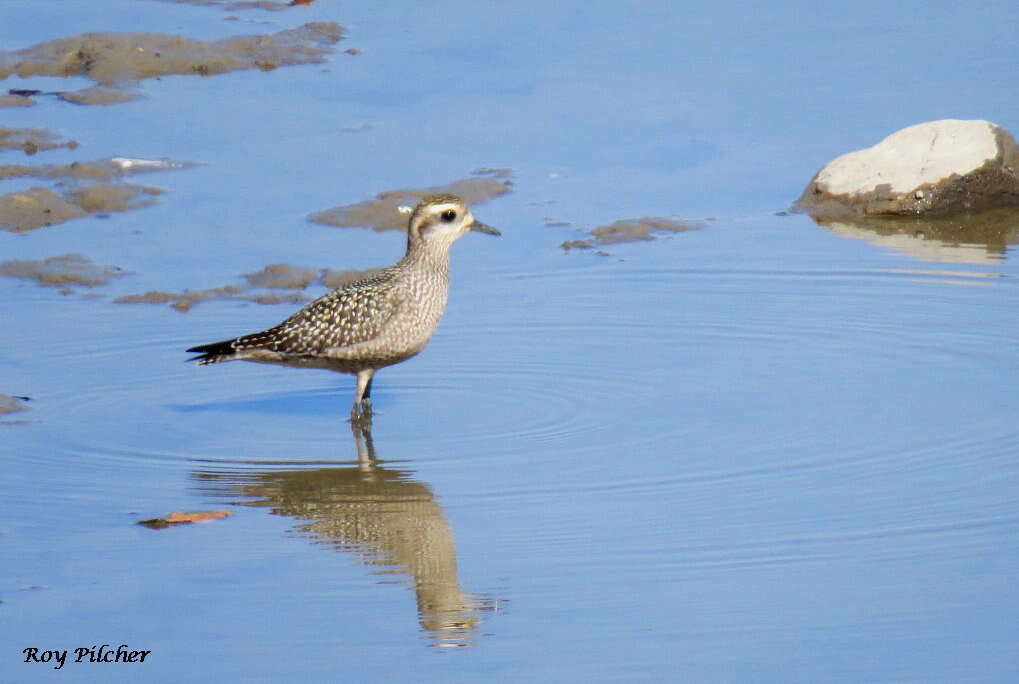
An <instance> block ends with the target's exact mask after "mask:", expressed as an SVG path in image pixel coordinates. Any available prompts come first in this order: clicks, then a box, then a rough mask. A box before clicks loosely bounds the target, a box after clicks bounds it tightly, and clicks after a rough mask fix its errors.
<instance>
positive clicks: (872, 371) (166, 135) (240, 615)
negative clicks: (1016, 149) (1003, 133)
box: [0, 0, 1019, 682]
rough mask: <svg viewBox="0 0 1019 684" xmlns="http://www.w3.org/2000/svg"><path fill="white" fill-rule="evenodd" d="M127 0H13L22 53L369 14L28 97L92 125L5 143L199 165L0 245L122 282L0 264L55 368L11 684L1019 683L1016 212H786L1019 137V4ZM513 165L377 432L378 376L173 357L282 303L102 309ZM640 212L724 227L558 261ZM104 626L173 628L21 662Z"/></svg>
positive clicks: (240, 268) (26, 364)
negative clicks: (346, 683) (86, 659)
mask: <svg viewBox="0 0 1019 684" xmlns="http://www.w3.org/2000/svg"><path fill="white" fill-rule="evenodd" d="M102 5H103V7H102V9H101V11H100V10H99V8H96V9H94V10H85V9H82V8H76V7H69V6H66V5H65V4H59V7H58V5H56V4H47V5H46V6H45V7H41V6H39V5H38V3H34V2H29V1H28V0H15V1H14V2H8V3H7V4H6V5H5V7H4V8H3V10H2V13H3V14H4V15H5V17H4V18H5V20H4V21H0V47H2V48H3V49H20V48H23V47H28V46H30V45H33V44H35V43H40V42H45V41H49V40H53V39H56V38H62V37H66V36H69V35H74V34H77V33H82V32H85V31H142V30H143V31H151V32H159V33H179V34H181V35H185V36H188V37H191V38H197V39H202V40H210V41H211V40H219V39H221V38H223V37H226V36H229V35H241V34H253V33H272V32H276V31H279V30H283V29H287V28H293V27H295V26H298V25H300V24H302V23H305V22H310V21H336V22H338V23H340V24H343V25H344V26H346V27H347V32H346V36H347V37H346V38H345V39H344V40H343V41H341V42H340V43H339V45H338V46H337V53H336V54H334V55H333V56H331V57H330V58H329V60H328V61H327V62H326V63H325V64H323V65H304V66H291V67H281V68H279V69H276V70H274V71H268V72H262V71H257V70H254V71H241V72H235V73H231V74H224V75H221V76H214V77H212V76H210V77H206V78H202V77H198V76H195V77H188V76H170V77H165V78H162V79H158V80H157V79H150V80H147V81H145V82H144V83H143V85H142V86H141V87H140V88H139V90H140V92H141V93H143V94H144V95H145V98H143V99H140V100H135V101H132V102H128V103H124V104H119V105H113V106H109V107H102V106H92V107H88V106H75V105H71V104H69V103H66V102H62V101H58V100H56V99H54V98H47V97H44V96H39V97H37V98H36V99H37V100H38V104H36V105H35V106H34V107H27V108H20V107H19V108H8V109H2V110H0V123H2V125H6V126H10V127H39V128H48V129H52V130H54V131H56V132H57V133H59V134H60V135H62V136H64V137H66V138H69V139H74V140H77V141H78V142H79V143H80V147H78V148H77V149H74V150H67V149H56V150H49V151H40V152H39V153H38V154H37V155H35V156H33V157H25V156H24V155H22V154H21V153H20V152H17V151H2V152H0V163H5V164H8V163H9V164H15V163H17V164H23V163H31V164H65V163H70V162H73V161H76V160H93V159H104V158H111V157H126V158H138V159H157V158H161V157H167V158H171V159H174V160H180V161H193V162H199V163H200V165H199V166H196V167H193V168H187V169H181V170H174V171H172V172H170V171H167V172H154V173H148V174H145V176H144V180H143V181H141V182H143V183H144V184H146V185H153V186H157V187H160V188H162V189H163V190H165V191H166V192H165V193H164V194H163V195H161V196H159V197H158V198H157V200H156V204H155V205H154V206H152V207H148V208H144V209H137V210H131V211H125V212H119V213H115V214H111V215H109V216H108V217H107V218H97V217H85V218H81V219H76V220H72V221H68V222H66V223H63V224H61V225H59V226H52V227H48V228H40V229H37V230H34V231H32V232H31V233H29V234H24V235H17V234H13V233H0V261H5V260H9V259H20V260H42V259H47V258H50V257H53V256H57V255H62V254H68V253H80V254H83V255H85V256H86V257H87V258H89V259H91V261H92V262H94V263H95V264H99V265H101V266H107V265H113V266H117V267H119V268H121V269H124V270H125V271H127V272H129V274H128V275H126V276H124V277H117V278H115V279H113V280H111V281H110V282H109V283H108V284H106V285H102V286H99V287H95V288H87V287H80V286H76V287H73V288H72V289H73V291H72V292H71V293H69V294H61V293H60V291H59V288H55V287H42V286H40V285H39V284H38V283H37V282H35V281H28V280H20V279H14V278H8V277H0V294H2V295H3V296H4V299H5V301H6V302H7V306H6V307H5V312H6V313H5V314H4V320H5V321H7V322H8V325H7V327H6V330H7V331H8V334H7V341H6V342H7V343H6V344H5V345H3V348H2V351H0V392H2V393H5V394H10V395H18V396H30V397H31V398H32V400H31V401H29V402H24V406H25V407H27V408H28V410H26V411H19V412H16V413H4V414H2V415H0V432H2V433H3V434H2V437H3V444H4V445H5V448H4V449H3V451H4V455H5V457H6V459H5V463H6V469H5V478H6V482H7V497H6V503H5V506H4V508H3V511H4V515H3V521H2V523H0V534H2V541H3V544H4V547H5V550H6V553H5V564H4V565H5V568H6V569H7V571H6V572H5V573H3V575H2V578H0V600H2V601H3V603H2V604H0V610H2V611H3V612H4V613H5V614H6V615H7V617H8V619H7V620H5V621H4V622H5V623H6V624H7V625H9V628H8V629H7V630H5V632H6V633H5V637H4V639H3V643H4V648H3V655H2V656H0V679H2V680H4V681H49V680H50V679H53V680H56V679H57V678H59V679H61V680H62V681H94V680H96V679H97V678H101V679H104V680H109V681H139V680H141V681H150V680H151V681H280V680H284V679H294V680H304V681H335V680H337V679H341V680H347V679H351V680H358V681H417V680H425V681H431V680H443V681H478V680H480V679H482V678H488V679H494V680H507V681H517V680H525V679H526V680H528V681H531V680H548V681H647V680H659V679H665V680H683V681H733V682H743V681H762V682H789V681H802V682H871V681H872V682H889V681H896V682H900V681H901V682H906V681H916V682H963V681H973V682H1010V681H1013V679H1014V672H1015V663H1016V662H1017V659H1019V653H1017V649H1016V646H1015V644H1016V643H1017V631H1019V630H1017V628H1016V625H1017V624H1019V619H1017V618H1019V616H1017V614H1016V610H1015V608H1014V606H1015V605H1017V599H1019V589H1017V585H1016V583H1015V580H1014V575H1015V569H1016V567H1017V564H1019V543H1017V539H1019V537H1017V532H1019V515H1017V514H1016V508H1015V503H1014V502H1015V500H1016V498H1017V494H1019V465H1017V463H1019V462H1017V459H1016V455H1015V444H1016V443H1017V441H1019V440H1017V437H1019V427H1017V425H1016V422H1015V419H1014V413H1015V400H1014V395H1015V392H1014V382H1013V380H1012V372H1013V371H1012V369H1013V368H1014V367H1015V365H1016V358H1017V355H1016V351H1015V348H1014V344H1013V342H1014V340H1015V338H1016V335H1017V333H1019V325H1017V323H1016V316H1015V311H1016V307H1017V304H1019V290H1017V286H1016V282H1017V280H1016V275H1017V266H1016V264H1017V263H1019V261H1017V259H1016V255H1015V253H1014V247H1013V246H1012V244H1011V243H1012V239H1011V238H1010V237H1009V236H1010V235H1011V234H1014V229H1013V230H1012V232H1011V233H1009V232H1008V230H1007V229H1003V230H997V231H996V232H995V233H994V237H990V238H989V237H987V234H986V233H985V232H982V231H981V230H975V231H973V233H974V234H975V237H974V238H973V239H972V242H968V241H967V239H966V232H965V231H963V232H962V233H959V232H950V233H932V232H931V231H930V230H929V229H927V228H925V229H923V230H914V231H910V230H903V231H899V232H896V231H892V230H888V231H884V232H880V231H868V230H866V229H864V228H858V227H854V228H853V229H852V230H849V229H841V228H839V227H832V226H827V227H821V226H818V225H816V224H814V223H813V222H812V221H811V220H810V219H809V218H807V217H805V216H799V215H793V216H781V215H776V212H779V211H780V210H783V209H785V208H786V207H787V206H788V204H789V203H790V202H791V201H792V200H793V199H794V198H795V197H796V196H797V195H798V194H799V193H800V191H801V190H802V188H803V186H804V185H805V184H806V183H807V182H808V181H809V180H810V177H811V176H812V174H813V173H814V172H815V171H816V170H817V168H819V167H820V166H821V165H822V164H823V163H825V162H826V161H828V160H829V159H831V158H832V157H834V156H836V155H838V154H841V153H843V152H846V151H849V150H852V149H857V148H860V147H863V146H868V145H871V144H873V143H875V142H877V141H878V140H879V139H880V138H882V137H884V136H885V135H887V134H888V133H891V132H892V131H894V130H896V129H898V128H900V127H902V126H905V125H908V124H912V123H916V122H919V121H923V120H930V119H936V118H944V117H958V118H986V119H989V120H991V121H994V122H995V123H998V124H999V125H1002V126H1003V127H1005V128H1006V129H1010V130H1012V131H1013V132H1017V131H1019V118H1017V114H1016V111H1015V107H1014V92H1015V85H1016V82H1015V78H1016V77H1015V71H1014V64H1013V60H1012V59H1011V57H1010V55H1011V54H1012V52H1013V51H1012V50H1011V44H1012V42H1014V35H1013V34H1014V31H1012V28H1011V27H1013V26H1014V25H1015V23H1016V21H1017V20H1019V9H1016V8H1014V7H1013V6H1011V5H1009V4H1004V3H1001V4H997V5H992V6H989V7H983V8H981V9H980V10H975V9H974V10H967V11H965V12H960V11H959V10H958V8H957V7H956V6H955V5H949V4H947V3H935V4H934V5H931V4H930V3H923V4H921V3H911V4H910V5H909V6H908V7H906V8H901V9H899V10H897V11H896V14H895V16H894V17H889V16H885V14H884V10H883V9H882V6H881V5H880V4H878V3H864V4H863V5H859V4H858V5H854V6H852V7H826V8H825V11H823V12H818V11H817V8H816V6H814V5H807V4H805V3H798V4H794V5H790V6H789V7H788V8H783V9H771V10H767V11H765V10H763V9H761V8H759V7H757V6H755V5H752V4H749V3H721V4H718V3H716V4H715V5H712V6H710V7H701V6H698V7H697V8H696V10H694V9H688V10H683V9H674V8H672V6H671V5H668V4H661V5H653V4H644V5H640V6H639V7H637V8H635V9H634V8H632V7H630V6H627V8H623V7H621V6H620V7H616V8H610V7H606V6H597V7H596V6H591V5H588V4H585V5H580V4H576V5H563V4H560V5H556V6H555V8H552V7H547V6H545V5H544V4H538V3H535V4H513V5H512V6H505V7H500V8H484V9H482V8H479V7H478V6H477V5H476V4H468V3H459V4H458V3H453V2H450V3H442V4H440V5H438V6H431V7H430V8H429V9H428V10H427V11H425V10H420V11H418V10H406V9H401V10H399V11H395V10H392V9H386V8H379V7H376V6H375V4H373V3H342V4H337V3H327V2H324V1H322V2H318V3H315V4H313V5H312V6H310V7H295V8H292V9H289V10H285V11H280V12H264V11H261V10H224V9H223V8H222V7H219V6H216V5H214V4H213V5H201V4H186V3H171V2H136V1H132V2H127V1H126V0H124V1H121V2H118V1H116V0H104V2H103V3H102ZM229 16H236V17H237V18H238V19H237V20H235V21H227V20H226V18H227V17H229ZM347 48H357V49H358V50H360V51H361V53H360V54H356V55H348V54H345V53H344V52H343V50H345V49H347ZM88 85H89V82H87V81H86V80H85V79H81V78H75V79H66V80H54V79H41V78H33V79H27V80H24V81H23V80H20V79H16V78H15V79H8V80H6V81H4V82H2V83H0V86H2V87H3V88H4V89H6V88H38V89H43V90H55V89H71V88H81V87H86V86H88ZM344 129H348V130H347V131H344ZM352 131H353V132H352ZM480 167H507V168H510V169H512V170H513V182H514V186H513V192H512V193H510V194H507V195H504V196H502V197H498V198H494V199H492V200H490V201H488V202H485V203H482V204H479V205H478V206H477V207H476V209H475V213H476V214H477V215H478V217H479V218H481V219H482V220H484V221H485V222H486V223H489V224H491V225H494V226H497V227H498V228H500V229H501V230H502V231H503V237H502V238H499V239H491V238H488V237H485V236H478V235H469V236H467V237H466V238H464V239H463V240H462V241H461V242H459V243H458V244H457V245H456V247H455V248H454V264H453V273H454V285H453V291H452V293H451V297H450V304H449V308H448V310H447V314H446V317H445V319H444V321H443V325H442V327H441V328H440V330H439V332H438V334H437V335H436V337H435V338H434V339H433V341H432V343H431V345H430V346H429V347H428V349H426V350H425V352H423V353H422V354H421V355H420V356H418V357H417V358H415V359H413V360H411V361H409V362H407V363H405V364H401V365H399V366H396V367H393V368H389V369H386V370H383V371H381V372H380V373H379V375H378V377H377V380H376V383H375V390H374V397H373V398H374V400H375V406H376V410H377V411H378V415H377V416H376V418H375V421H374V426H373V429H372V431H371V434H370V437H371V441H370V443H369V441H368V439H367V437H368V436H366V435H355V434H352V432H351V429H350V426H349V424H348V423H347V422H346V420H345V418H346V414H347V411H348V408H349V402H350V395H351V391H352V380H351V379H350V378H349V377H347V376H341V375H333V374H329V373H326V372H321V371H295V370H292V369H287V368H272V367H264V366H256V365H253V364H252V365H245V364H226V365H220V366H213V367H209V368H197V367H193V366H190V365H186V364H185V363H184V359H185V358H186V357H187V355H186V354H184V353H183V349H185V348H186V347H188V346H191V345H193V344H198V343H202V342H207V341H212V340H216V339H222V338H223V337H226V336H229V335H232V334H237V333H240V332H245V331H249V330H255V329H259V328H261V327H264V326H267V325H271V324H273V323H276V322H278V321H279V320H280V319H282V318H283V317H285V316H286V315H288V314H289V313H290V312H291V311H292V310H293V308H294V305H293V304H279V305H271V306H261V305H257V304H253V303H250V302H238V301H204V302H200V303H198V304H196V305H195V306H193V308H191V309H190V311H188V312H186V313H181V312H178V311H176V310H174V309H172V308H171V307H169V306H167V305H166V304H163V305H144V304H136V305H126V304H118V303H115V302H114V299H115V298H117V297H121V296H125V295H130V294H136V293H144V292H147V291H151V290H158V291H167V292H180V291H181V290H184V289H187V288H190V289H203V288H212V287H219V286H222V285H224V284H227V283H236V282H241V280H240V278H239V275H240V274H243V273H253V272H256V271H259V270H260V269H262V268H264V267H265V266H266V265H268V264H274V263H287V264H293V265H296V266H303V267H309V268H313V269H321V268H334V269H345V268H367V267H371V266H378V265H381V264H385V263H389V262H391V261H393V260H395V259H396V258H397V257H398V256H399V254H400V252H401V250H402V246H403V239H404V238H403V236H402V235H401V234H399V233H397V232H395V231H387V232H374V231H371V230H368V229H360V228H338V227H330V226H327V225H322V224H319V223H313V222H310V221H307V220H306V217H308V216H309V215H312V214H315V213H318V212H322V211H326V210H328V209H330V208H333V207H336V206H340V205H351V204H355V203H358V202H362V201H365V200H369V199H371V198H373V197H374V196H375V195H376V194H377V193H380V192H383V191H386V190H392V189H398V188H424V187H434V186H440V185H443V184H445V183H449V182H452V181H455V180H458V179H462V178H464V177H467V176H469V175H470V172H471V171H472V170H474V169H477V168H480ZM18 183H20V181H18ZM42 184H43V185H45V183H42ZM30 185H31V184H17V183H15V182H13V181H4V182H3V187H0V193H7V192H14V191H20V190H22V189H24V188H25V187H29V186H30ZM47 187H50V186H47ZM640 217H674V218H676V219H678V220H680V221H683V222H686V223H692V224H696V225H698V226H700V227H698V228H697V229H696V230H691V231H685V232H679V233H674V234H668V235H661V236H659V237H658V238H657V239H656V240H654V241H650V242H635V243H629V244H609V245H599V246H598V249H600V250H604V251H605V252H606V253H607V255H605V256H601V255H597V254H595V253H593V251H577V250H573V251H569V252H565V251H564V250H563V249H562V248H561V247H560V244H561V243H562V242H564V241H569V240H575V239H583V238H584V237H585V236H587V235H588V231H590V230H591V229H594V228H596V227H598V226H607V225H611V224H613V223H615V222H616V221H620V220H626V219H636V218H640ZM559 222H568V223H569V224H570V225H568V226H563V225H549V224H555V223H559ZM1006 223H1007V222H1006ZM1002 235H1004V236H1005V237H1001V236H1002ZM315 288H316V286H311V287H309V289H308V290H307V292H306V293H305V294H309V295H315V294H318V293H319V292H322V291H324V290H323V289H322V288H321V287H318V289H315ZM359 437H360V438H361V439H360V440H359V439H358V438H359ZM219 508H228V509H230V510H231V511H232V513H233V514H232V515H231V516H230V517H229V518H228V519H226V520H220V521H215V522H210V523H207V524H202V525H191V526H187V527H174V528H171V529H166V530H160V531H156V530H150V529H147V528H145V527H141V526H139V525H136V524H135V522H136V521H137V520H140V519H143V518H151V517H155V516H157V515H161V514H165V513H167V512H168V511H170V510H172V509H181V510H187V511H191V510H211V509H219ZM104 643H108V644H112V645H113V646H114V647H116V646H118V645H119V644H122V643H127V644H129V645H130V647H131V648H134V649H151V650H152V654H151V655H150V656H149V657H148V658H147V660H146V662H145V663H136V664H106V665H103V664H89V663H71V662H68V664H67V665H66V666H65V667H64V668H63V669H62V670H61V671H59V672H56V673H53V672H54V671H53V669H52V665H50V664H41V663H38V664H31V663H28V664H26V663H24V662H22V661H23V659H24V658H23V656H22V654H21V651H22V649H24V648H27V647H33V646H34V647H39V648H41V649H47V648H54V649H56V648H59V649H74V648H78V647H84V646H91V645H93V644H104ZM452 646H462V648H445V647H452ZM50 673H53V674H50Z"/></svg>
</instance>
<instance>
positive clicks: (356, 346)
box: [188, 195, 500, 422]
mask: <svg viewBox="0 0 1019 684" xmlns="http://www.w3.org/2000/svg"><path fill="white" fill-rule="evenodd" d="M469 231H477V232H481V233H488V234H489V235H500V233H499V231H497V230H496V229H494V228H492V227H490V226H487V225H485V224H484V223H481V222H480V221H478V220H476V219H475V218H474V216H473V215H472V214H471V210H470V209H469V208H468V207H467V205H465V204H464V203H463V201H462V200H461V199H460V198H459V197H457V196H455V195H429V196H428V197H425V198H423V199H422V200H421V201H420V202H418V205H417V206H416V207H415V208H414V210H413V212H411V215H410V219H409V221H408V225H407V253H406V254H404V256H403V258H402V259H400V261H398V262H396V263H395V264H393V265H392V266H388V267H386V268H384V269H382V270H381V271H379V272H378V273H376V274H374V275H372V276H369V277H367V278H364V279H362V280H358V281H355V282H353V283H350V284H348V285H345V286H343V287H340V288H338V289H336V290H333V291H332V292H329V293H328V294H325V295H323V296H322V297H319V298H318V299H316V300H315V301H313V302H312V303H311V304H309V305H308V306H306V307H304V308H303V309H301V310H300V311H298V312H297V313H295V314H294V315H293V316H291V317H290V318H288V319H286V320H285V321H283V322H282V323H280V324H279V325H276V326H274V327H272V328H268V329H267V330H263V331H261V332H256V333H251V334H250V335H242V336H240V337H235V338H233V339H229V340H224V341H222V342H213V343H212V344H202V345H199V346H197V347H191V348H190V349H188V351H189V352H195V353H197V354H199V356H196V357H193V358H192V359H190V360H192V361H198V363H199V364H201V365H207V364H210V363H220V362H222V361H256V362H258V363H273V364H280V365H284V366H294V367H297V368H324V369H327V370H332V371H338V372H341V373H351V374H353V375H356V376H357V386H356V389H355V391H354V405H353V407H352V408H351V410H350V419H351V421H353V422H358V421H365V420H370V419H371V415H372V408H371V388H372V376H374V374H375V371H377V370H378V369H380V368H383V367H385V366H391V365H393V364H394V363H400V362H401V361H405V360H406V359H409V358H410V357H412V356H414V355H416V354H417V353H418V352H420V351H421V350H422V349H424V347H425V345H426V344H428V340H430V339H431V337H432V334H433V333H434V332H435V330H436V328H438V326H439V319H440V318H441V317H442V312H443V311H444V310H445V308H446V297H447V295H448V293H449V248H450V246H451V245H452V244H453V242H454V241H456V239H457V238H459V237H460V236H462V235H464V234H466V233H467V232H469Z"/></svg>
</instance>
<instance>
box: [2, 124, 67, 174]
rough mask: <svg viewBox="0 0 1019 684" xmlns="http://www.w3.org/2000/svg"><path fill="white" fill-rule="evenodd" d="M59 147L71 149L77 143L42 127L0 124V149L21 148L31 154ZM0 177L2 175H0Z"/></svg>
mask: <svg viewBox="0 0 1019 684" xmlns="http://www.w3.org/2000/svg"><path fill="white" fill-rule="evenodd" d="M60 147H66V148H67V149H69V150H73V149H75V148H76V147H78V143H77V142H76V141H74V140H64V139H62V138H61V137H60V136H59V135H57V134H56V133H54V132H53V131H48V130H46V129H44V128H7V127H6V126H0V150H21V151H22V152H24V153H25V154H27V155H30V156H31V155H33V154H35V153H36V152H39V151H42V150H54V149H57V148H60ZM0 168H2V167H0ZM0 178H3V176H2V175H0Z"/></svg>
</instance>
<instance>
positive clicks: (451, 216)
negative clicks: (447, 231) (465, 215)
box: [442, 209, 456, 223]
mask: <svg viewBox="0 0 1019 684" xmlns="http://www.w3.org/2000/svg"><path fill="white" fill-rule="evenodd" d="M442 220H443V222H445V223H450V222H451V221H454V220H456V212H455V211H453V210H452V209H447V210H446V211H444V212H442Z"/></svg>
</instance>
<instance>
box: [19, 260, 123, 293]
mask: <svg viewBox="0 0 1019 684" xmlns="http://www.w3.org/2000/svg"><path fill="white" fill-rule="evenodd" d="M125 275H128V273H127V271H125V270H123V269H122V268H120V267H119V266H101V265H99V264H95V263H93V262H92V261H91V260H90V259H88V258H87V257H84V256H82V255H81V254H62V255H60V256H55V257H50V258H48V259H41V260H33V259H26V260H12V261H3V262H0V276H8V277H10V278H23V279H25V280H34V281H36V282H37V283H39V284H40V285H46V286H49V287H67V286H69V285H80V286H82V287H98V286H99V285H107V284H108V283H109V282H110V281H111V280H113V279H114V278H120V277H123V276H125Z"/></svg>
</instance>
